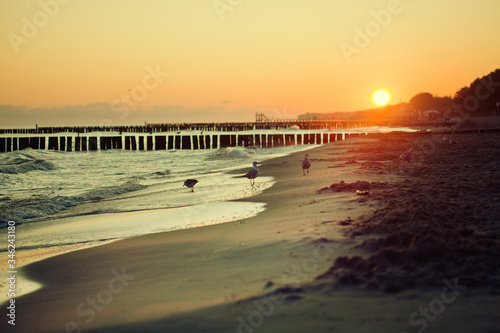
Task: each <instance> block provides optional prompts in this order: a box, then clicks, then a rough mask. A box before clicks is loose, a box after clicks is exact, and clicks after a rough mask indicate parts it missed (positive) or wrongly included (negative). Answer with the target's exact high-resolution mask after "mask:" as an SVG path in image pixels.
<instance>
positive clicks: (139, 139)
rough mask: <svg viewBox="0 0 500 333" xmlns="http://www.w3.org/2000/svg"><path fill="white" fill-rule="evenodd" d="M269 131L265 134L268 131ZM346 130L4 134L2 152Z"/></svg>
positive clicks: (307, 137) (237, 143) (313, 139)
mask: <svg viewBox="0 0 500 333" xmlns="http://www.w3.org/2000/svg"><path fill="white" fill-rule="evenodd" d="M264 132H265V133H264ZM351 135H365V134H364V133H363V134H359V133H356V134H351V133H346V132H337V133H334V132H325V131H317V132H315V131H300V132H296V133H294V131H281V132H280V131H272V130H271V131H251V132H249V131H246V132H205V131H178V132H161V133H156V132H150V133H147V134H146V133H143V134H139V133H130V132H88V133H80V132H76V133H75V132H66V133H55V134H43V133H36V134H17V135H16V134H2V135H0V153H3V152H10V151H17V150H23V149H26V148H32V149H42V150H57V151H66V152H71V151H97V150H109V149H121V150H146V151H147V150H173V149H182V150H196V149H217V148H227V147H252V146H256V147H260V148H272V147H280V146H291V145H307V144H325V143H329V142H334V141H340V140H345V139H346V138H348V137H349V136H351Z"/></svg>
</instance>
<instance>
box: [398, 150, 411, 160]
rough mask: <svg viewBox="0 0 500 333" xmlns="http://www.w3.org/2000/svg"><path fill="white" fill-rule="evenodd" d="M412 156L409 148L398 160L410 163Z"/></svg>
mask: <svg viewBox="0 0 500 333" xmlns="http://www.w3.org/2000/svg"><path fill="white" fill-rule="evenodd" d="M412 154H413V148H410V149H408V150H407V151H405V152H404V153H402V154H401V156H399V159H400V160H401V161H403V162H408V163H410V162H411V156H412Z"/></svg>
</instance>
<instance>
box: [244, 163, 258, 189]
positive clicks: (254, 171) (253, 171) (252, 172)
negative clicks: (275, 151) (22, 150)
mask: <svg viewBox="0 0 500 333" xmlns="http://www.w3.org/2000/svg"><path fill="white" fill-rule="evenodd" d="M252 164H253V168H251V169H250V170H248V172H247V173H246V174H245V175H244V176H243V177H247V178H248V179H250V185H252V186H253V185H255V178H257V176H258V175H259V169H257V164H260V163H259V162H253V163H252ZM252 181H253V182H252Z"/></svg>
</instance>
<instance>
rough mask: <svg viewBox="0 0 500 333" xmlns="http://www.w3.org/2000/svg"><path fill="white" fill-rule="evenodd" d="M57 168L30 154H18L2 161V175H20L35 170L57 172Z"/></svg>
mask: <svg viewBox="0 0 500 333" xmlns="http://www.w3.org/2000/svg"><path fill="white" fill-rule="evenodd" d="M56 169H57V168H56V166H55V165H54V164H53V163H51V162H49V161H46V160H43V159H38V158H36V157H35V156H32V155H30V154H28V153H25V152H24V153H21V152H16V153H13V154H10V155H7V156H5V158H3V159H2V160H0V173H4V174H18V173H26V172H30V171H35V170H41V171H48V170H56Z"/></svg>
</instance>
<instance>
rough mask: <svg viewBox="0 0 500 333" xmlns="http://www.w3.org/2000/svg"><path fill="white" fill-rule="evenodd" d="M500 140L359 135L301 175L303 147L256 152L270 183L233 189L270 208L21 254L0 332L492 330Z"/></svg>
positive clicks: (499, 266)
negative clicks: (47, 254)
mask: <svg viewBox="0 0 500 333" xmlns="http://www.w3.org/2000/svg"><path fill="white" fill-rule="evenodd" d="M450 140H451V141H450ZM499 142H500V133H499V132H498V131H488V132H485V131H483V132H480V133H479V132H478V131H477V130H475V131H470V132H463V133H454V134H452V133H434V132H419V133H411V134H409V133H391V134H374V135H370V136H364V135H361V136H358V135H356V136H352V137H350V138H349V139H347V140H345V141H340V142H336V143H331V144H328V145H324V146H322V147H319V148H315V149H312V150H310V151H308V153H309V155H310V160H311V163H312V167H311V169H310V173H309V174H307V175H305V176H303V175H302V170H301V168H300V165H301V161H302V160H303V156H304V153H295V154H292V155H290V156H286V157H280V158H276V159H272V160H268V161H265V162H264V163H263V164H262V166H260V170H261V176H272V177H274V178H275V180H276V183H275V184H274V185H273V186H272V187H271V188H269V189H267V190H265V191H263V192H262V193H260V194H258V195H256V196H253V197H251V198H245V199H242V201H247V202H248V201H253V202H258V203H265V204H266V210H265V211H264V212H262V213H259V214H258V215H257V216H255V217H252V218H248V219H245V220H240V221H236V222H230V223H223V224H218V225H213V226H207V227H200V228H194V229H189V230H179V231H173V232H166V233H158V234H151V235H145V236H139V237H134V238H129V239H125V240H120V241H116V242H112V243H110V244H107V245H103V246H99V247H94V248H90V249H84V250H78V251H74V252H71V253H66V254H63V255H59V256H56V257H52V258H49V259H47V260H43V261H40V262H36V263H33V264H30V265H28V266H26V267H24V273H25V274H26V275H27V276H28V277H29V278H30V279H32V280H34V281H37V282H39V283H41V284H43V286H44V287H43V288H42V289H40V290H38V291H36V292H34V293H32V294H29V295H26V296H23V297H20V298H18V299H17V300H16V326H15V327H12V326H10V325H8V324H7V321H6V320H5V318H4V320H2V322H1V323H0V329H1V330H2V332H5V331H7V330H8V331H13V332H14V331H19V332H245V333H251V332H370V333H373V332H424V331H425V332H483V333H492V332H499V331H498V323H499V322H500V314H498V307H499V305H500V295H499V291H500V241H499V239H500V238H499V236H500V223H499V219H498V216H500V204H499V203H500V183H499V181H498V179H499V174H500V170H499V168H500V164H499V161H500V143H499ZM411 147H412V148H414V153H413V158H412V160H411V162H410V163H407V162H401V161H398V157H399V155H400V154H401V153H402V152H403V151H405V150H407V149H409V148H411ZM240 171H246V170H240ZM240 171H238V172H239V173H238V172H235V176H236V174H241V172H240ZM245 181H247V180H246V179H242V182H245ZM257 182H258V178H257ZM247 186H249V185H247ZM358 190H359V191H360V192H359V194H357V193H356V191H358ZM138 223H140V218H139V219H138Z"/></svg>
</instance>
